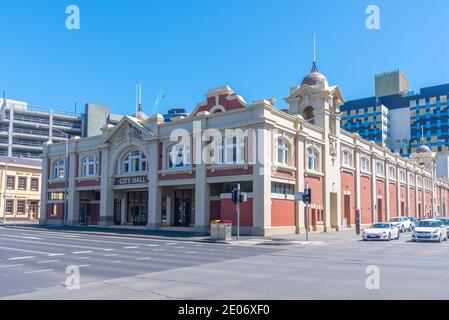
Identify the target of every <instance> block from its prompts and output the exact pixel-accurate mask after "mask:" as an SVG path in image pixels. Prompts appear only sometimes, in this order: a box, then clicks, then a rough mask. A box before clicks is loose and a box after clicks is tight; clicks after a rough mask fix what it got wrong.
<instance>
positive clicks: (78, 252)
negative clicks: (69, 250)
mask: <svg viewBox="0 0 449 320" xmlns="http://www.w3.org/2000/svg"><path fill="white" fill-rule="evenodd" d="M86 253H92V251H77V252H73V254H86Z"/></svg>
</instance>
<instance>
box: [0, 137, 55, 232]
mask: <svg viewBox="0 0 449 320" xmlns="http://www.w3.org/2000/svg"><path fill="white" fill-rule="evenodd" d="M45 150H46V146H45V145H44V154H43V156H42V177H41V202H40V212H39V224H40V225H45V224H46V223H47V204H48V178H49V177H48V169H49V168H48V162H49V159H48V157H47V155H46V154H45V152H46V151H45ZM2 203H3V198H2ZM3 212H4V211H3Z"/></svg>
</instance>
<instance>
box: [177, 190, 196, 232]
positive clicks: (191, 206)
mask: <svg viewBox="0 0 449 320" xmlns="http://www.w3.org/2000/svg"><path fill="white" fill-rule="evenodd" d="M194 218H195V191H194V190H176V191H175V221H174V224H175V226H176V227H190V226H191V224H193V223H194V221H193V220H194Z"/></svg>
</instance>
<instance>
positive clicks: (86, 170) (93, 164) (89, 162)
mask: <svg viewBox="0 0 449 320" xmlns="http://www.w3.org/2000/svg"><path fill="white" fill-rule="evenodd" d="M97 172H98V161H97V157H95V156H87V157H85V158H84V159H83V176H84V177H91V176H96V175H97Z"/></svg>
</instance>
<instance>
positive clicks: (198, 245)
mask: <svg viewBox="0 0 449 320" xmlns="http://www.w3.org/2000/svg"><path fill="white" fill-rule="evenodd" d="M195 247H197V248H200V247H204V246H203V245H202V244H197V245H196V246H195Z"/></svg>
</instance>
